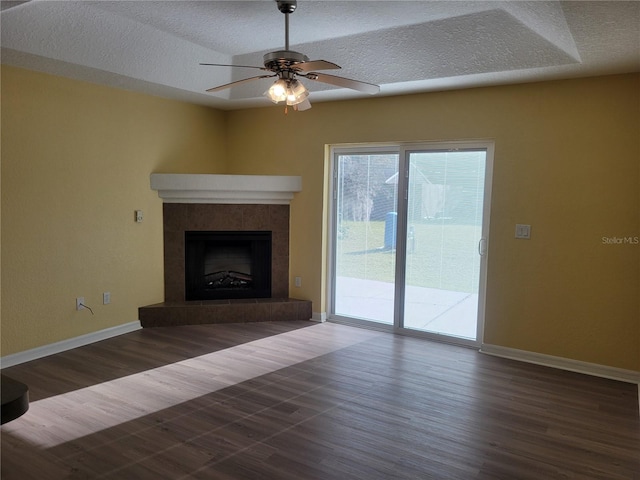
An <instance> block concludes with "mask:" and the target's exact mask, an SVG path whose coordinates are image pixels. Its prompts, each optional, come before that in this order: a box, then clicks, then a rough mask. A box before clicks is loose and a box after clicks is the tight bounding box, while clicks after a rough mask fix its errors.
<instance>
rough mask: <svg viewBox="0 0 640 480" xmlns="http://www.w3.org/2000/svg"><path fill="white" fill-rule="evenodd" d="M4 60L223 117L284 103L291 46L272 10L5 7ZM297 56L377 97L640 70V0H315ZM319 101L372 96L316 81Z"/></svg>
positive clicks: (262, 6) (255, 4)
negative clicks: (268, 93) (329, 66)
mask: <svg viewBox="0 0 640 480" xmlns="http://www.w3.org/2000/svg"><path fill="white" fill-rule="evenodd" d="M0 20H1V46H2V57H1V58H2V63H3V64H10V65H16V66H21V67H26V68H30V69H34V70H40V71H44V72H48V73H53V74H56V75H61V76H66V77H71V78H77V79H81V80H87V81H90V82H95V83H100V84H105V85H110V86H115V87H119V88H125V89H130V90H135V91H142V92H146V93H150V94H153V95H160V96H165V97H169V98H176V99H180V100H185V101H190V102H196V103H201V104H205V105H211V106H215V107H218V108H223V109H236V108H245V107H250V106H268V105H272V104H271V103H270V102H269V101H268V100H267V99H266V98H264V97H263V96H262V93H263V92H264V91H265V90H266V89H267V88H268V87H269V85H270V84H271V83H272V82H273V81H272V80H270V79H265V80H259V81H256V82H251V83H248V84H243V85H240V86H237V87H235V88H232V89H228V90H223V91H221V92H218V93H216V94H209V93H206V92H205V90H206V89H207V88H210V87H213V86H216V85H220V84H224V83H228V82H231V81H234V80H239V79H242V78H246V77H250V76H255V75H259V74H260V72H259V71H258V70H253V69H247V68H235V69H232V68H224V67H205V66H200V65H199V63H200V62H205V63H225V64H235V65H256V66H262V56H263V55H264V54H265V53H267V52H270V51H273V50H282V49H283V48H284V15H283V14H281V13H280V12H279V11H278V10H277V8H276V4H275V1H273V0H254V1H47V0H32V1H28V2H20V1H3V2H2V11H1V13H0ZM290 41H291V45H290V49H291V50H295V51H299V52H302V53H304V54H306V55H307V56H308V57H310V58H311V59H312V60H316V59H323V60H328V61H331V62H334V63H337V64H338V65H341V66H342V70H337V71H332V72H330V73H332V74H335V75H338V76H344V77H347V78H353V79H357V80H362V81H366V82H370V83H377V84H379V85H381V91H380V93H379V94H378V95H397V94H405V93H413V92H424V91H434V90H443V89H451V88H463V87H472V86H483V85H497V84H507V83H517V82H526V81H536V80H549V79H557V78H571V77H580V76H591V75H603V74H613V73H625V72H632V71H640V2H639V1H630V2H624V1H603V2H594V1H577V2H564V1H508V2H483V1H408V2H403V1H380V0H376V1H311V0H299V2H298V8H297V10H296V11H295V12H294V13H293V14H292V15H290ZM304 83H305V84H306V86H307V87H308V88H309V90H310V91H311V97H310V99H311V101H312V103H314V102H318V101H329V100H336V99H344V98H357V97H362V96H365V97H366V96H367V94H362V93H359V92H355V91H351V90H347V89H341V88H336V87H330V86H328V85H325V84H321V83H318V82H313V81H310V80H304Z"/></svg>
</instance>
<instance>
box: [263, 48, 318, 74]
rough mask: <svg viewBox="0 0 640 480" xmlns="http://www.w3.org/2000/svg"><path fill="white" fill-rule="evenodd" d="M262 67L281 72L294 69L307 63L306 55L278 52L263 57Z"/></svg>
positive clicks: (284, 51)
mask: <svg viewBox="0 0 640 480" xmlns="http://www.w3.org/2000/svg"><path fill="white" fill-rule="evenodd" d="M263 60H264V66H265V67H266V68H268V69H269V70H281V69H286V68H290V67H295V66H296V65H297V64H299V63H304V62H308V61H309V57H307V56H306V55H304V54H302V53H299V52H293V51H291V50H278V51H277V52H269V53H267V54H265V55H264V57H263Z"/></svg>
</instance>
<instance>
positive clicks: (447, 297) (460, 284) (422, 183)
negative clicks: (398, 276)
mask: <svg viewBox="0 0 640 480" xmlns="http://www.w3.org/2000/svg"><path fill="white" fill-rule="evenodd" d="M485 164H486V151H484V150H482V151H464V150H462V151H417V152H408V163H407V165H408V172H407V173H408V198H407V217H406V218H407V223H406V229H407V230H406V239H407V243H406V256H405V271H404V283H405V285H404V308H403V317H402V319H401V325H400V326H401V327H404V328H408V329H413V330H419V331H424V332H430V333H434V334H440V335H448V336H454V337H460V338H464V339H472V340H476V336H477V323H478V293H479V281H480V254H479V250H478V247H479V243H480V241H481V238H482V225H483V218H482V217H483V202H484V179H485Z"/></svg>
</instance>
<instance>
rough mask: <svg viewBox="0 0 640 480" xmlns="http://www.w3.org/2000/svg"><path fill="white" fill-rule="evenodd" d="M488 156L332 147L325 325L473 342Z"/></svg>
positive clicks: (457, 147)
mask: <svg viewBox="0 0 640 480" xmlns="http://www.w3.org/2000/svg"><path fill="white" fill-rule="evenodd" d="M492 151H493V146H492V144H490V143H473V144H471V143H466V142H457V143H455V144H446V145H443V144H440V145H429V144H427V145H417V146H416V145H411V146H402V145H398V146H394V147H385V148H382V149H381V148H375V149H370V148H369V149H367V148H352V147H350V148H348V149H338V148H336V149H335V150H334V155H333V192H334V195H333V209H332V211H333V222H332V225H333V229H332V231H333V234H332V244H333V249H332V253H333V255H332V263H331V267H332V268H331V269H330V271H331V284H330V300H331V301H330V303H331V305H330V317H331V318H332V319H335V320H338V321H352V322H353V321H355V322H356V323H357V322H371V323H373V324H377V325H379V326H380V327H381V328H389V329H401V330H405V331H412V332H416V333H418V332H419V334H424V335H428V336H430V335H434V336H447V337H455V338H457V339H459V340H460V341H461V343H465V342H476V341H478V339H479V331H480V330H481V326H482V315H483V312H484V274H485V273H484V272H485V267H486V255H485V254H486V245H487V237H488V225H489V222H488V211H489V209H488V206H489V197H490V188H489V187H490V172H491V168H490V167H491V158H492ZM385 326H386V327H385Z"/></svg>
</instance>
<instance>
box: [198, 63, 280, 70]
mask: <svg viewBox="0 0 640 480" xmlns="http://www.w3.org/2000/svg"><path fill="white" fill-rule="evenodd" d="M200 65H204V66H209V67H240V68H257V69H258V70H269V69H268V68H264V67H256V66H255V65H227V64H224V63H201V64H200Z"/></svg>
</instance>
